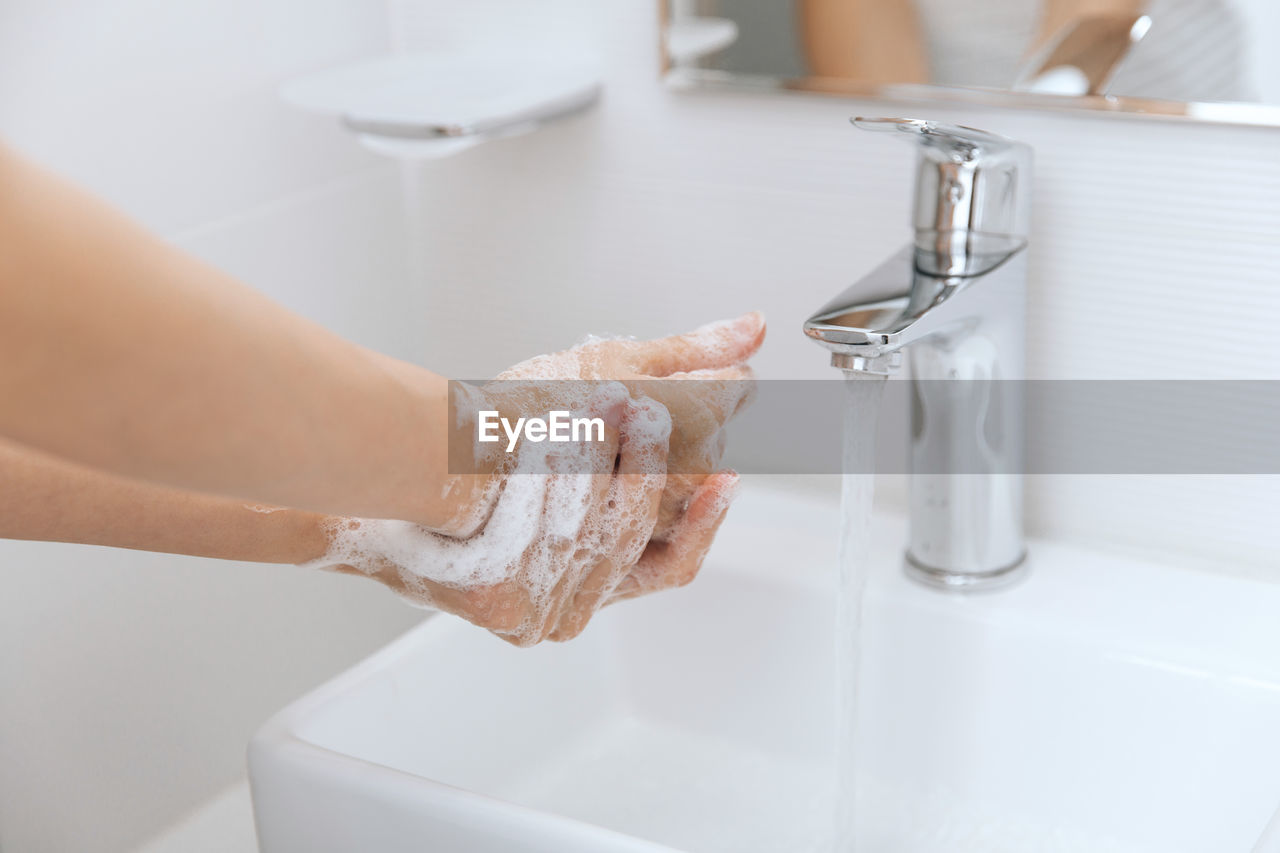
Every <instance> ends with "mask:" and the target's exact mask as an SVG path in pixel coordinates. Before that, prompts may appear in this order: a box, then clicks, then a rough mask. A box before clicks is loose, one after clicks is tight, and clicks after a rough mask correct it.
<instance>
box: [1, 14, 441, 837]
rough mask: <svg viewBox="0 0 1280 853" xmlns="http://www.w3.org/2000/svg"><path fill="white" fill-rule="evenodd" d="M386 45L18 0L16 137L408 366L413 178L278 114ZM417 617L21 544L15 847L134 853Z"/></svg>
mask: <svg viewBox="0 0 1280 853" xmlns="http://www.w3.org/2000/svg"><path fill="white" fill-rule="evenodd" d="M387 33H388V29H387V15H386V7H385V5H384V4H383V3H380V2H369V0H184V2H182V3H157V2H147V0H111V2H100V0H99V2H81V0H8V2H5V3H3V4H0V138H3V139H4V140H6V141H7V142H9V143H10V144H12V145H14V146H16V147H18V148H20V149H22V150H24V151H25V152H27V153H28V154H29V155H30V156H32V157H34V158H37V159H39V160H42V161H44V162H45V163H47V164H48V165H50V166H51V167H53V168H55V169H58V170H60V171H62V172H64V173H66V174H67V175H69V176H71V177H72V178H74V179H76V180H77V181H80V182H81V183H83V184H84V185H86V186H88V187H90V188H91V189H93V190H94V191H96V192H98V193H100V194H102V195H104V196H105V197H107V198H108V199H110V200H111V201H112V202H114V203H115V204H117V205H119V206H121V207H123V208H124V209H125V210H127V211H129V212H130V213H132V214H133V215H135V216H137V217H139V218H140V219H141V220H142V221H143V222H145V223H147V224H148V225H150V226H151V227H153V228H155V229H158V230H159V231H160V232H161V233H162V234H164V235H166V236H167V237H169V238H171V239H173V240H175V241H177V242H178V243H179V244H181V245H183V246H186V247H188V248H189V249H191V250H193V251H195V252H196V253H198V254H200V255H202V256H204V257H206V258H208V259H209V260H211V261H213V262H214V263H217V264H219V265H221V266H223V267H224V268H226V269H229V270H231V271H232V272H234V273H237V274H239V275H241V276H243V277H244V278H245V279H247V280H248V281H250V282H251V283H253V284H255V285H257V286H259V287H261V288H262V289H263V290H266V291H267V292H269V293H271V294H272V295H273V296H275V297H276V298H278V299H280V300H282V301H284V302H285V303H287V304H288V305H290V306H292V307H294V308H296V309H297V310H299V311H301V312H303V313H305V314H307V315H309V316H311V317H314V318H316V319H318V320H320V321H321V322H324V323H326V324H328V325H330V326H332V327H333V328H335V329H338V330H339V331H341V332H343V333H344V334H347V335H349V336H352V337H354V338H356V339H358V340H360V341H362V342H365V343H369V344H372V345H376V346H380V347H382V348H389V349H392V350H396V349H397V348H398V349H400V350H404V349H405V348H406V344H407V342H408V340H409V337H410V336H412V335H414V334H416V329H415V327H414V318H412V317H411V316H410V315H409V313H408V312H406V311H405V310H404V309H403V308H402V307H401V305H402V302H401V301H402V300H403V299H404V298H405V297H406V296H407V295H408V293H407V291H406V290H405V288H406V285H407V284H408V280H407V279H406V277H405V259H406V254H405V244H404V241H403V225H402V223H403V220H402V217H401V215H400V212H401V198H402V196H401V186H400V179H399V175H398V172H397V170H396V169H395V168H394V167H393V166H391V165H389V164H387V163H385V162H383V161H380V160H377V159H375V158H373V157H372V156H366V155H364V154H362V153H361V151H360V150H359V148H358V147H357V146H355V145H354V144H352V142H351V140H350V139H349V137H348V136H347V135H346V134H344V133H342V132H341V131H340V130H339V129H338V128H337V126H336V123H334V122H332V121H328V120H322V119H315V118H310V117H306V116H302V115H299V114H297V113H296V112H294V111H291V110H289V109H287V108H285V107H283V106H282V105H281V104H279V102H278V101H277V99H276V97H275V94H274V90H275V87H276V85H277V84H278V83H279V81H280V80H282V79H284V78H286V77H288V76H290V75H293V74H297V73H299V72H304V71H309V70H312V69H316V68H322V67H325V66H327V65H329V64H331V63H334V62H339V61H343V60H347V59H351V58H355V57H360V56H365V55H370V54H377V53H382V52H385V50H386V47H387V39H388V35H387ZM33 286H34V283H33ZM400 317H404V320H403V321H401V320H398V319H397V318H400ZM419 618H421V614H420V612H419V611H415V610H412V609H410V608H408V607H406V606H405V605H403V604H401V603H400V602H398V601H397V600H395V599H394V597H393V596H391V595H390V594H389V593H387V592H386V591H384V590H383V589H382V588H380V587H377V586H376V585H374V584H371V583H369V582H367V581H362V580H359V579H354V578H346V577H339V576H336V575H326V574H321V573H318V572H311V571H303V570H301V569H295V568H293V567H286V566H263V565H250V564H238V563H218V562H213V561H206V560H197V559H184V558H177V557H171V556H164V555H152V554H138V553H132V552H125V551H118V552H112V551H107V550H101V549H94V548H85V547H75V546H62V545H46V544H35V543H17V542H0V850H3V851H5V853H46V851H50V853H54V852H55V851H56V853H64V852H65V851H77V853H114V851H122V850H131V849H134V848H135V847H136V846H137V845H138V844H139V843H140V842H141V841H142V840H143V839H144V838H146V837H148V836H150V835H152V834H153V833H155V832H157V831H158V830H160V829H161V828H162V827H163V826H165V825H166V824H168V823H170V822H171V821H173V820H174V819H176V818H177V816H178V815H180V814H182V813H183V812H185V811H187V810H188V809H190V808H192V807H193V806H195V805H196V804H197V803H199V802H201V801H203V800H204V799H206V798H208V797H210V796H212V795H213V794H215V793H216V792H217V791H218V790H219V789H221V788H222V787H224V786H226V785H228V784H231V783H232V782H233V781H235V780H236V779H237V778H239V777H242V776H243V774H244V759H243V756H244V747H245V743H246V742H247V740H248V738H249V736H250V735H251V734H252V732H253V731H254V730H255V729H256V728H257V726H258V725H260V724H261V722H262V721H263V720H264V719H265V718H266V717H267V716H268V715H269V714H270V713H272V712H273V711H274V710H276V709H278V708H280V707H282V706H283V705H284V704H285V703H287V702H288V701H289V700H291V699H293V698H294V697H296V696H298V695H299V694H301V693H302V692H303V691H305V690H307V689H309V688H310V687H312V686H314V685H315V684H316V683H318V682H319V681H321V680H323V679H324V678H325V677H327V676H328V675H330V674H331V673H334V672H336V671H339V670H341V669H342V668H344V667H345V666H347V665H348V664H349V663H351V662H353V661H355V660H357V659H359V658H361V657H363V656H364V655H366V654H367V653H368V652H370V651H371V650H373V649H374V648H376V647H378V646H380V645H382V644H383V643H384V642H386V641H387V640H388V639H390V638H391V637H393V636H395V635H397V634H398V633H400V632H401V631H402V630H404V628H405V627H406V626H408V625H409V624H411V623H412V622H415V621H416V620H418V619H419Z"/></svg>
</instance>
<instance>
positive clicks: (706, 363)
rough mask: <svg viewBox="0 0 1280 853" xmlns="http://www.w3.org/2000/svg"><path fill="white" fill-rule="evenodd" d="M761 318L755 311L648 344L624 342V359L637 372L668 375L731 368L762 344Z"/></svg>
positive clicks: (753, 352)
mask: <svg viewBox="0 0 1280 853" xmlns="http://www.w3.org/2000/svg"><path fill="white" fill-rule="evenodd" d="M764 333H765V324H764V315H763V314H761V313H760V312H759V311H753V312H751V313H750V314H744V315H743V316H741V317H738V318H737V319H736V320H721V321H720V322H718V323H709V324H708V325H705V326H702V327H700V328H697V329H694V330H693V331H692V332H687V333H685V334H683V335H673V336H672V337H668V338H657V339H656V340H652V341H629V342H626V356H625V357H626V359H627V360H628V361H629V362H630V367H631V368H632V369H633V370H635V371H636V372H637V373H643V374H646V375H648V376H669V375H671V374H672V373H680V372H682V371H688V370H705V369H710V368H718V367H731V366H733V365H735V364H741V363H742V362H744V361H746V360H747V359H748V358H750V357H751V356H752V355H754V354H755V352H756V350H758V349H760V345H761V344H762V343H764Z"/></svg>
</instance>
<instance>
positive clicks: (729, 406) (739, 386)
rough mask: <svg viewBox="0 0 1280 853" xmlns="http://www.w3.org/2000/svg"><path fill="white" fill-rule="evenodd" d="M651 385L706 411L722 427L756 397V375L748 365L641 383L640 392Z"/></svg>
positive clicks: (694, 372) (737, 365)
mask: <svg viewBox="0 0 1280 853" xmlns="http://www.w3.org/2000/svg"><path fill="white" fill-rule="evenodd" d="M667 380H679V383H680V384H676V383H675V382H674V381H673V382H671V383H670V384H668V383H667ZM649 385H652V386H653V387H655V388H660V389H661V390H662V391H663V392H665V393H666V394H668V395H678V396H679V398H680V399H681V401H682V402H685V403H688V404H691V405H693V406H696V407H697V408H700V409H703V410H705V411H707V413H708V414H709V415H710V416H711V417H713V418H714V419H715V421H716V422H717V423H719V424H720V425H721V426H724V425H725V424H726V423H728V422H729V421H731V420H733V418H734V417H735V416H736V415H737V414H738V413H739V412H741V411H742V410H743V409H745V408H746V407H747V406H749V405H750V404H751V402H752V401H753V400H755V396H756V375H755V371H753V370H752V369H751V368H750V367H748V366H747V365H745V364H735V365H733V366H732V367H721V368H716V369H714V370H685V371H681V372H679V373H673V374H671V375H670V376H667V377H666V379H664V380H663V382H662V383H656V382H655V383H648V382H646V383H641V384H640V390H641V391H643V390H644V389H645V387H646V386H649ZM664 402H665V400H664ZM668 407H670V404H668Z"/></svg>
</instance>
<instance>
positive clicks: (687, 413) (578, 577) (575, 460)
mask: <svg viewBox="0 0 1280 853" xmlns="http://www.w3.org/2000/svg"><path fill="white" fill-rule="evenodd" d="M763 337H764V322H763V318H762V317H760V315H758V314H749V315H746V316H744V317H742V318H739V319H738V320H734V321H728V322H722V323H716V324H712V325H710V326H704V327H702V328H701V329H698V330H696V331H694V332H691V333H689V334H686V335H678V336H675V337H670V338H663V339H659V340H653V341H632V340H591V341H589V342H587V343H585V344H582V345H580V346H578V347H575V348H573V349H571V350H567V351H565V352H561V353H555V354H552V355H547V356H539V357H537V358H534V359H530V360H529V361H526V362H522V363H521V364H519V365H516V366H515V367H513V368H511V369H510V370H508V371H506V372H504V373H503V374H502V375H500V376H499V377H498V378H499V379H500V380H594V381H592V382H584V383H581V385H580V386H578V389H577V390H578V391H580V393H581V394H583V395H589V399H586V400H583V399H566V398H565V397H564V394H565V390H564V387H565V386H564V384H563V383H547V385H546V386H541V385H540V384H539V383H538V382H537V381H532V382H529V381H523V382H519V383H514V384H513V385H511V386H503V384H502V383H501V382H499V383H496V385H497V386H499V387H498V388H497V389H496V390H495V389H493V388H488V387H487V389H486V390H484V391H482V395H484V405H485V406H493V407H495V408H497V409H499V410H502V409H506V408H508V407H514V408H519V409H520V410H521V411H541V410H552V409H556V408H562V409H563V408H573V409H574V410H575V411H583V412H585V413H586V414H589V415H600V416H603V419H604V421H605V423H606V440H605V441H603V442H597V441H592V442H580V443H573V444H568V445H552V444H549V443H542V444H539V443H530V442H527V441H522V442H521V443H520V445H519V447H518V448H517V450H516V452H515V453H514V454H513V455H508V458H507V459H506V460H505V464H504V465H501V466H500V467H499V470H498V471H497V472H496V473H495V474H494V475H493V477H492V482H493V489H492V491H493V492H495V493H496V500H495V501H494V502H493V503H492V509H491V510H490V511H489V514H488V517H487V520H486V521H485V522H484V524H483V527H482V528H481V529H480V530H479V532H477V533H474V534H473V535H470V536H467V537H463V538H460V537H452V536H447V535H442V534H437V533H433V532H430V531H428V530H427V529H425V528H422V527H420V526H417V525H414V524H411V523H409V522H401V521H383V520H363V519H335V520H334V521H333V522H332V523H331V537H332V541H331V545H330V548H329V551H328V553H327V554H326V555H325V556H324V557H323V558H322V559H320V560H317V561H314V564H315V565H318V566H320V567H323V568H331V569H336V570H339V571H346V572H355V573H360V574H364V575H368V576H371V577H374V578H376V579H378V580H380V581H381V582H383V583H384V584H386V585H387V586H389V587H391V588H392V589H393V590H395V591H396V592H397V593H398V594H400V595H401V596H402V597H404V598H406V599H407V600H409V601H410V602H412V603H415V604H418V605H421V606H426V607H434V608H437V609H440V610H444V611H446V612H449V613H453V614H456V615H458V616H461V617H463V618H464V619H467V620H468V621H470V622H472V623H474V624H477V625H480V626H482V627H485V628H487V629H489V630H490V631H492V632H493V633H494V634H496V635H498V636H500V637H502V638H503V639H505V640H507V641H509V642H511V643H514V644H516V645H521V646H526V645H532V644H534V643H537V642H539V641H541V640H543V639H552V640H557V641H561V640H567V639H571V638H572V637H575V636H577V635H578V634H579V633H581V631H582V630H583V629H584V628H585V627H586V625H587V623H588V621H589V620H590V619H591V617H592V616H593V615H594V614H595V612H596V611H597V610H599V609H600V608H601V607H603V606H605V605H607V604H610V603H613V602H615V601H619V600H622V599H626V598H633V597H636V596H639V595H644V594H647V593H650V592H655V591H658V590H662V589H667V588H670V587H675V586H681V585H684V584H686V583H688V582H690V581H691V580H693V578H694V576H695V575H696V574H697V572H698V569H699V568H700V567H701V565H702V561H703V558H704V557H705V555H706V553H707V551H708V550H709V549H710V547H711V543H712V540H713V539H714V537H715V533H716V531H717V529H718V528H719V525H720V523H721V521H722V520H723V519H724V516H725V513H726V512H727V510H728V507H729V504H730V502H731V500H732V497H733V492H734V490H735V488H736V485H737V482H738V475H737V474H736V473H734V472H732V471H719V472H717V471H715V467H716V465H717V464H718V462H719V458H720V453H721V450H722V447H723V441H722V439H723V436H722V433H721V431H722V429H723V427H724V425H725V424H726V423H727V422H728V420H729V419H730V418H732V417H733V415H734V414H736V412H737V411H739V410H740V409H741V408H742V406H743V405H745V403H746V402H747V398H748V396H749V394H750V383H749V382H747V381H744V380H748V379H749V378H750V372H749V370H748V369H747V368H746V367H745V365H744V364H743V362H745V360H746V359H747V358H749V357H750V356H751V355H752V354H753V353H754V352H755V351H756V350H757V349H759V346H760V344H761V342H762V340H763ZM654 379H669V380H684V379H689V380H694V379H698V380H702V381H689V382H653V381H652V380H654ZM603 380H613V381H603ZM553 386H554V388H555V390H551V389H552V388H553ZM544 388H545V390H543V389H544ZM540 393H541V394H544V395H545V396H547V399H545V400H543V399H541V398H540V397H539V394H540ZM504 394H509V395H511V396H518V397H519V398H520V399H519V400H518V403H517V401H516V400H509V399H504V398H503V395H504ZM646 394H652V397H650V396H645V395H646ZM671 470H675V471H678V472H680V473H678V474H671V473H669V471H671Z"/></svg>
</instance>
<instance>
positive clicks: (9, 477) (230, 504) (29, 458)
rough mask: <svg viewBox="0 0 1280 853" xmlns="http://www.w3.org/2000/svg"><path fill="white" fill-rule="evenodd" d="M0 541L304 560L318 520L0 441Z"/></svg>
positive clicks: (314, 555) (318, 539)
mask: <svg viewBox="0 0 1280 853" xmlns="http://www.w3.org/2000/svg"><path fill="white" fill-rule="evenodd" d="M0 484H2V486H3V487H0V538H5V539H37V540H43V541H47V542H74V543H78V544H82V545H109V546H113V547H117V548H133V549H135V550H142V551H164V552H167V553H171V554H191V555H194V556H199V557H216V558H220V559H226V560H252V561H256V562H263V563H304V562H307V561H309V560H314V559H318V558H319V557H321V556H322V555H323V554H324V553H325V550H326V549H327V548H328V534H327V533H326V527H325V521H326V517H325V516H322V515H318V514H316V513H309V512H301V511H298V510H287V509H272V510H271V511H263V510H265V509H267V508H261V507H259V508H254V507H253V506H252V505H246V504H244V503H243V502H241V501H238V500H233V499H229V498H217V497H210V496H207V495H198V494H192V493H189V492H182V491H178V490H176V489H169V488H165V487H162V486H155V485H151V484H149V483H142V482H136V481H131V480H125V479H122V478H119V477H115V476H112V475H111V474H106V473H104V472H101V471H95V470H91V469H88V468H83V467H80V466H78V465H75V464H72V463H69V462H65V461H63V460H60V459H55V458H54V457H51V456H47V455H45V454H43V453H38V452H36V451H32V450H30V449H27V448H23V447H20V446H18V445H15V444H9V443H4V442H0Z"/></svg>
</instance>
